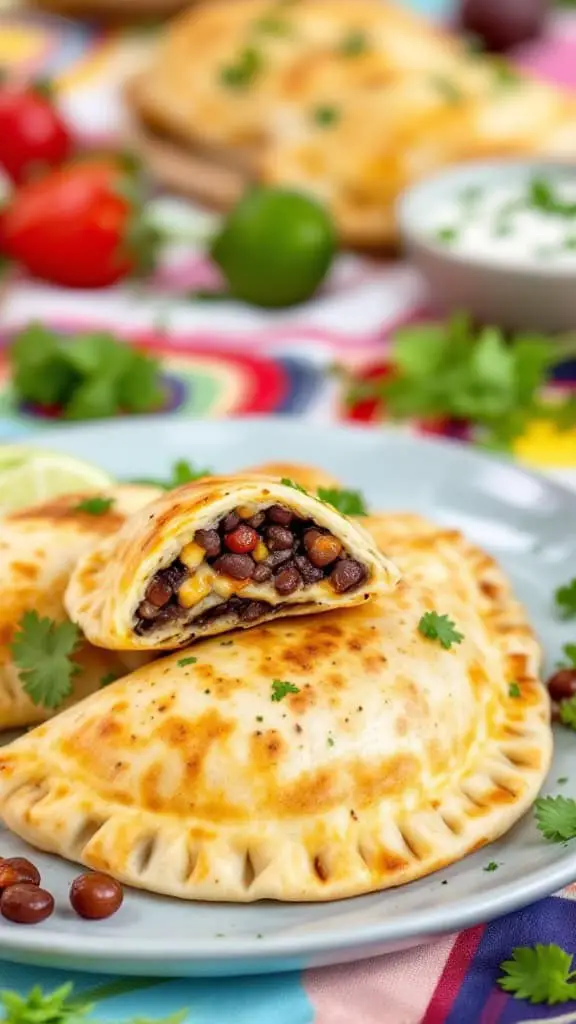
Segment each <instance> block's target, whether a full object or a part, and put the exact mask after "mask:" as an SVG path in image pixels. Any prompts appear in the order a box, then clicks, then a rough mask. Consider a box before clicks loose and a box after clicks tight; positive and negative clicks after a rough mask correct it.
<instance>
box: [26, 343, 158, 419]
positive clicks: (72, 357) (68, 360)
mask: <svg viewBox="0 0 576 1024" xmlns="http://www.w3.org/2000/svg"><path fill="white" fill-rule="evenodd" d="M9 358H10V366H11V371H12V382H13V387H14V390H15V392H16V395H17V396H18V397H19V398H20V399H22V400H24V401H26V402H33V403H34V404H35V405H39V406H42V407H49V408H54V407H56V408H57V409H59V410H60V411H61V413H62V415H63V416H64V417H66V418H67V419H92V418H100V417H105V416H115V415H117V414H118V413H119V412H151V411H153V410H155V409H158V408H159V407H160V406H161V405H162V400H163V390H162V387H161V384H160V364H159V362H158V360H157V359H154V358H153V357H152V356H150V355H149V354H148V353H146V352H142V351H139V350H137V349H135V348H134V347H133V346H131V345H129V344H126V343H125V342H123V341H121V340H118V339H116V338H115V337H113V335H111V334H108V333H106V332H104V331H91V332H87V333H84V334H78V335H74V336H72V337H65V336H62V335H60V334H58V333H57V332H56V331H52V330H50V329H49V328H47V327H44V326H43V325H42V324H34V323H32V324H30V325H29V326H28V327H27V328H25V329H24V330H23V331H20V332H19V334H18V335H17V336H16V338H15V340H14V342H13V344H12V346H11V348H10V353H9Z"/></svg>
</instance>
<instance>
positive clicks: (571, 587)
mask: <svg viewBox="0 0 576 1024" xmlns="http://www.w3.org/2000/svg"><path fill="white" fill-rule="evenodd" d="M554 600H555V602H556V608H557V609H558V611H559V612H560V614H561V615H562V618H563V619H576V576H575V577H574V579H572V580H570V582H569V583H566V584H565V586H563V587H558V589H557V590H556V591H555V593H554Z"/></svg>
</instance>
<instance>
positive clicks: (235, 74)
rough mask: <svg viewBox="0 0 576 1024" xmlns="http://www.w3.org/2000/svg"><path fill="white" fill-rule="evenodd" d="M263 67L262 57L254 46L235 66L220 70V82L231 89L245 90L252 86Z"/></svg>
mask: <svg viewBox="0 0 576 1024" xmlns="http://www.w3.org/2000/svg"><path fill="white" fill-rule="evenodd" d="M262 67H263V61H262V55H261V54H260V51H259V50H257V49H256V47H254V46H247V47H245V49H244V50H242V53H241V54H240V55H239V57H238V60H237V61H236V63H235V64H228V65H226V66H225V67H223V68H221V69H220V81H221V83H222V85H225V86H227V87H228V88H229V89H245V88H246V86H248V85H251V84H252V82H253V81H254V79H255V78H256V76H257V75H258V74H259V73H260V71H261V70H262Z"/></svg>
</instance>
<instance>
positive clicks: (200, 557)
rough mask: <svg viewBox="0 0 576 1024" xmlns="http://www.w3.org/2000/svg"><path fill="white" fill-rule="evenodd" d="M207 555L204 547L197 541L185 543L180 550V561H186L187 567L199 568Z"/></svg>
mask: <svg viewBox="0 0 576 1024" xmlns="http://www.w3.org/2000/svg"><path fill="white" fill-rule="evenodd" d="M205 557H206V552H205V551H204V548H201V547H200V545H199V544H196V542H195V541H191V542H190V544H185V545H184V547H183V548H182V551H181V552H180V561H181V562H184V565H185V566H186V568H187V569H197V568H198V566H199V565H200V564H201V563H202V562H203V561H204V558H205Z"/></svg>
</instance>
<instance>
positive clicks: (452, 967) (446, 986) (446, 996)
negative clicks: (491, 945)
mask: <svg viewBox="0 0 576 1024" xmlns="http://www.w3.org/2000/svg"><path fill="white" fill-rule="evenodd" d="M484 928H485V925H483V924H479V925H477V926H476V927H475V928H468V930H467V931H465V932H460V934H459V935H457V936H456V941H455V942H454V944H453V946H452V950H451V952H450V956H449V957H448V960H447V961H446V963H445V966H444V970H443V971H442V976H441V977H440V978H439V979H438V984H437V985H436V989H435V991H434V995H433V997H432V999H431V1000H430V1005H429V1007H428V1010H427V1012H426V1016H425V1017H424V1018H423V1019H422V1021H421V1024H444V1021H445V1020H446V1018H447V1016H448V1014H449V1013H450V1010H451V1009H452V1007H453V1005H454V1001H455V999H456V997H457V995H458V993H459V991H460V986H461V985H462V982H463V980H464V978H465V977H466V972H467V970H468V968H469V966H470V964H471V963H472V961H473V959H474V957H475V955H476V950H477V949H478V946H479V945H480V940H481V938H482V936H483V934H484Z"/></svg>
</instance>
